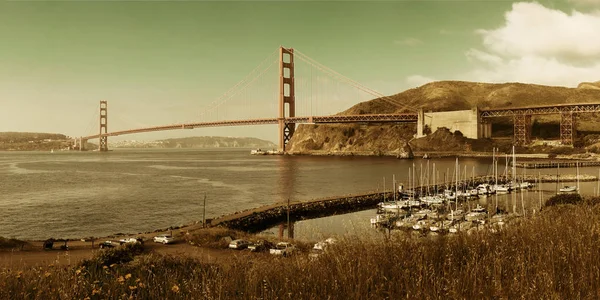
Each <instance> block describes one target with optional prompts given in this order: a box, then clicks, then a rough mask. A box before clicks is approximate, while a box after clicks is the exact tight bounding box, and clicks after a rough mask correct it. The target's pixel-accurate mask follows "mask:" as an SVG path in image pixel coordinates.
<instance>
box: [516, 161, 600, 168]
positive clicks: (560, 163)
mask: <svg viewBox="0 0 600 300" xmlns="http://www.w3.org/2000/svg"><path fill="white" fill-rule="evenodd" d="M577 166H580V167H596V166H600V161H550V162H520V163H516V164H515V167H517V168H525V169H552V168H555V169H556V168H558V167H560V168H576V167H577Z"/></svg>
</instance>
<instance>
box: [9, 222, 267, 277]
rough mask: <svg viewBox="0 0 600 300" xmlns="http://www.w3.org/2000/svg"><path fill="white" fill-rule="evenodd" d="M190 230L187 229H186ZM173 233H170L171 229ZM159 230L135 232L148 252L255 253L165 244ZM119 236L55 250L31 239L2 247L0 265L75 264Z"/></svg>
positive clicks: (210, 257)
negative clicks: (19, 245)
mask: <svg viewBox="0 0 600 300" xmlns="http://www.w3.org/2000/svg"><path fill="white" fill-rule="evenodd" d="M186 229H188V228H186ZM186 229H181V230H173V235H174V236H176V237H178V236H181V234H183V233H184V232H185V231H186ZM169 233H170V232H169ZM157 234H158V233H153V234H144V235H136V236H141V237H143V238H145V239H146V241H145V243H144V245H145V248H146V249H147V250H149V251H153V252H156V253H162V254H167V255H175V256H188V257H192V258H195V259H198V260H200V261H203V262H222V261H227V260H229V259H231V258H232V257H235V256H247V255H255V253H250V252H249V251H235V250H230V249H214V248H206V247H198V246H192V245H190V244H188V243H186V242H185V241H183V240H181V238H177V239H176V243H174V244H168V245H163V244H159V243H154V242H153V241H152V237H153V236H155V235H157ZM121 238H123V237H119V238H105V239H99V240H97V241H95V242H94V246H93V248H92V243H91V242H88V241H80V240H76V241H69V242H68V245H69V250H67V251H65V250H60V246H61V245H62V243H61V242H57V243H55V244H54V249H52V250H44V249H43V247H42V246H43V242H42V241H30V242H28V244H27V245H26V246H25V247H24V248H23V250H0V268H11V269H18V268H23V267H31V266H48V265H75V264H77V263H79V262H80V261H82V260H83V259H88V258H91V257H92V256H93V255H94V254H96V253H98V252H99V251H103V250H102V249H100V248H99V244H100V243H101V242H103V241H105V240H112V241H115V242H116V241H118V240H119V239H121Z"/></svg>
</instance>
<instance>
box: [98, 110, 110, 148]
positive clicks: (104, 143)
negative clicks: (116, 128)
mask: <svg viewBox="0 0 600 300" xmlns="http://www.w3.org/2000/svg"><path fill="white" fill-rule="evenodd" d="M107 111H108V106H107V104H106V100H101V101H100V137H99V143H98V147H99V149H98V150H100V151H102V152H105V151H108V136H106V135H105V134H107V133H108V116H107Z"/></svg>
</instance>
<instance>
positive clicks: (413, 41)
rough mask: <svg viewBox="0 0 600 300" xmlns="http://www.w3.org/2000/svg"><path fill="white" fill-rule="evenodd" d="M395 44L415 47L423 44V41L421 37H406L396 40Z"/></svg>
mask: <svg viewBox="0 0 600 300" xmlns="http://www.w3.org/2000/svg"><path fill="white" fill-rule="evenodd" d="M394 44H396V45H401V46H409V47H415V46H418V45H421V44H423V41H421V40H419V39H415V38H406V39H403V40H395V41H394Z"/></svg>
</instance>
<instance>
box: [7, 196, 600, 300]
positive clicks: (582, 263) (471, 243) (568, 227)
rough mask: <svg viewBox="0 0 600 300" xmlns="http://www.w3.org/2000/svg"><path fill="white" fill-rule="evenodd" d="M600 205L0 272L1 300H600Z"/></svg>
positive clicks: (117, 253)
mask: <svg viewBox="0 0 600 300" xmlns="http://www.w3.org/2000/svg"><path fill="white" fill-rule="evenodd" d="M599 200H600V199H598V198H591V199H586V200H585V201H562V202H561V203H565V202H573V203H578V204H560V203H559V202H560V201H554V202H555V203H553V205H551V206H547V207H545V208H544V209H543V210H542V211H541V212H538V213H537V214H536V215H533V216H530V217H528V218H523V219H521V221H520V222H513V223H510V225H509V226H508V227H505V228H503V229H501V230H499V231H495V232H494V231H479V232H476V233H473V234H470V235H469V234H466V233H465V234H458V235H448V236H436V237H431V236H429V237H422V236H420V235H412V234H408V235H406V234H392V235H391V236H390V237H387V234H385V235H381V236H380V237H379V238H366V237H358V238H356V239H348V240H342V241H340V242H339V243H336V244H334V245H332V246H330V247H331V248H329V250H328V251H327V252H326V253H325V254H323V255H322V256H320V257H318V258H317V259H313V260H311V259H309V258H308V257H307V255H306V253H303V254H298V255H296V256H292V257H287V258H278V257H271V256H270V255H267V254H264V255H262V254H260V253H257V254H250V253H248V255H239V256H238V255H232V256H231V258H228V259H226V260H221V261H218V260H217V261H216V262H213V263H206V262H201V261H198V260H194V259H191V258H188V257H184V256H164V255H158V254H154V253H144V252H142V250H141V249H140V248H139V247H135V248H122V249H123V250H109V251H106V252H99V253H98V254H97V256H96V257H95V258H93V259H90V260H87V261H84V262H83V263H81V264H79V265H76V266H67V267H60V266H52V265H51V266H42V267H40V266H36V267H31V268H23V269H21V270H16V269H14V268H12V269H1V270H0V298H2V299H13V298H37V299H59V298H61V299H84V298H86V297H89V298H90V299H125V298H134V299H198V298H202V299H259V298H260V299H315V298H318V299H330V298H331V299H401V298H413V299H433V298H452V299H481V298H486V299H487V298H494V299H516V298H519V299H521V298H525V299H597V298H599V297H600V275H599V273H598V270H600V258H599V257H598V255H596V254H597V253H598V252H599V251H600V239H599V238H598V237H599V236H600V228H599V227H598V226H597V225H598V224H600V205H599V204H598V203H599ZM398 233H400V232H398ZM209 242H210V241H209ZM117 249H119V248H117ZM232 251H233V250H232ZM232 253H233V252H232Z"/></svg>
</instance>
